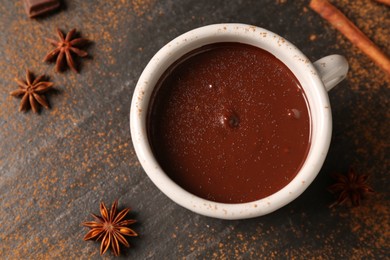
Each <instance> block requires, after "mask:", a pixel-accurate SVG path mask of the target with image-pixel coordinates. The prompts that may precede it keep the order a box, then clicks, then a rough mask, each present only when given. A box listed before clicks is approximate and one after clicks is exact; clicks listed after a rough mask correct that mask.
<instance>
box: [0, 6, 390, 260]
mask: <svg viewBox="0 0 390 260" xmlns="http://www.w3.org/2000/svg"><path fill="white" fill-rule="evenodd" d="M331 2H332V3H333V4H335V5H336V6H337V7H338V8H339V9H341V10H342V11H343V12H344V13H345V14H346V15H347V16H348V17H349V18H350V19H351V20H352V21H353V22H354V23H355V24H356V25H357V26H358V27H359V28H361V29H362V31H363V32H364V33H365V34H367V35H368V36H369V37H370V38H371V39H372V40H373V41H374V42H375V43H376V44H377V45H378V46H379V47H380V48H381V49H382V50H383V51H384V52H385V53H387V55H389V54H390V9H389V7H386V6H385V5H382V4H379V3H377V2H375V1H371V0H366V1H354V0H334V1H331ZM221 22H240V23H247V24H252V25H256V26H260V27H264V28H267V29H269V30H271V31H274V32H276V33H278V34H280V35H282V36H284V37H285V38H286V39H288V40H289V41H291V42H292V43H294V44H295V45H296V46H297V47H298V48H300V49H301V50H302V51H303V52H304V53H305V54H306V55H307V56H308V58H309V59H310V60H312V61H315V60H316V59H319V58H321V57H322V56H325V55H328V54H333V53H338V54H341V55H344V56H345V57H346V58H347V60H348V62H349V64H350V71H349V73H348V78H347V79H346V80H345V81H343V82H342V83H341V84H340V85H339V86H338V87H337V88H335V89H333V90H332V91H331V92H330V93H329V96H330V102H331V105H332V111H333V122H334V131H333V136H332V144H331V148H330V151H329V154H328V156H327V159H326V161H325V163H324V166H323V168H322V170H321V171H320V173H319V175H318V177H317V178H316V179H315V181H314V182H313V183H312V185H311V186H310V187H309V188H308V189H307V190H306V191H305V192H304V193H303V195H301V196H300V197H299V198H298V199H296V200H295V201H294V202H292V203H291V204H289V205H287V206H285V207H284V208H282V209H280V210H278V211H276V212H274V213H272V214H269V215H267V216H263V217H259V218H254V219H249V220H240V221H226V220H218V219H212V218H208V217H203V216H200V215H197V214H195V213H192V212H190V211H188V210H186V209H184V208H182V207H180V206H178V205H176V204H175V203H174V202H172V201H171V200H170V199H168V198H167V197H166V196H165V195H164V194H162V193H161V192H160V191H159V190H158V189H157V188H156V187H155V186H154V184H153V183H152V182H151V181H150V179H149V178H148V177H147V175H146V174H145V172H144V171H143V169H142V167H141V166H140V164H139V162H138V159H137V157H136V155H135V152H134V148H133V145H132V141H131V138H130V133H129V108H130V101H131V97H132V93H133V91H134V88H135V85H136V83H137V79H138V77H139V76H140V74H141V72H142V70H143V68H144V67H145V66H146V64H147V62H148V61H149V59H150V58H151V57H152V56H153V55H154V53H155V52H156V51H157V50H159V49H160V48H161V47H162V46H163V45H164V44H166V43H167V42H169V41H170V40H172V39H173V38H174V37H176V36H178V35H180V34H181V33H184V32H186V31H188V30H191V29H193V28H196V27H199V26H202V25H207V24H212V23H221ZM57 27H58V28H60V29H62V30H63V31H69V30H70V29H72V28H77V29H78V31H79V32H80V35H81V36H83V37H85V38H88V39H90V40H92V41H93V44H91V45H90V46H88V48H87V49H86V50H87V51H88V53H89V54H90V55H89V57H88V58H87V59H83V60H82V61H81V62H80V63H79V64H80V65H81V67H80V73H79V74H76V73H73V72H72V71H69V70H67V71H65V72H63V73H56V72H55V70H54V65H53V64H50V63H44V62H42V59H43V57H44V56H45V54H46V53H47V52H48V51H49V50H50V48H51V46H49V44H48V43H47V42H46V41H45V37H52V38H53V37H55V28H57ZM0 28H1V30H0V58H1V59H0V209H1V210H0V258H1V259H33V258H35V259H44V258H45V259H51V258H55V259H58V257H61V258H66V259H75V258H77V259H87V258H92V259H95V258H96V259H98V258H100V256H99V243H98V242H91V241H87V242H84V241H83V236H84V235H85V234H86V232H87V229H86V228H84V227H82V226H81V223H82V222H83V221H87V220H91V216H90V215H89V213H91V212H94V213H98V212H99V202H100V201H104V202H105V203H106V204H109V205H110V204H111V203H112V202H113V201H114V200H115V199H117V198H118V199H119V207H120V208H124V207H131V208H132V211H131V213H130V215H129V216H130V217H131V218H135V219H137V220H138V222H137V223H136V224H135V225H133V226H132V228H133V229H134V230H135V231H136V232H138V233H139V234H140V236H139V237H136V238H130V239H128V241H129V242H130V244H131V248H129V249H127V248H123V247H122V256H121V257H122V258H132V259H178V258H187V259H203V258H205V259H260V258H270V259H273V258H276V259H283V258H297V259H308V258H326V259H327V258H336V259H340V258H354V259H356V258H365V259H380V258H385V257H386V255H387V256H388V254H389V252H390V251H389V250H390V248H389V245H390V242H389V241H390V240H389V238H390V237H389V234H390V232H389V223H390V221H389V188H388V187H389V176H388V174H389V161H390V160H389V144H390V139H389V136H390V132H389V129H390V120H389V119H390V110H389V108H390V106H389V100H390V90H389V76H387V75H386V74H385V73H384V72H382V71H381V70H380V69H379V68H378V67H377V66H376V65H375V64H373V62H372V61H371V60H370V59H368V58H367V57H366V56H365V55H364V54H362V52H361V51H360V50H358V49H357V48H356V47H354V46H353V45H351V43H350V42H348V41H347V40H346V38H344V37H343V36H342V35H341V34H340V33H339V32H337V31H336V30H335V29H333V28H332V27H331V26H330V25H329V24H328V23H327V22H326V21H324V20H323V19H322V18H321V17H319V16H318V15H317V14H316V13H314V12H313V11H311V10H310V9H309V8H308V1H304V0H297V1H293V0H262V1H258V0H247V1H242V0H237V1H226V0H213V1H210V0H181V1H179V0H176V1H174V0H167V1H156V0H120V1H119V0H118V1H103V0H101V1H82V0H74V1H70V0H69V1H68V0H65V1H63V6H62V9H61V10H60V11H59V12H56V13H53V14H50V15H48V16H45V17H42V18H39V19H29V18H27V16H26V14H25V12H24V8H23V3H22V1H8V0H1V4H0ZM27 68H29V69H30V70H32V71H33V72H34V73H36V74H46V75H47V76H48V77H49V78H50V80H51V81H53V82H54V84H55V85H54V87H55V91H51V92H49V93H48V94H47V98H48V99H49V102H50V106H51V108H50V109H49V110H46V109H42V110H41V111H40V113H39V114H34V113H32V112H31V111H28V112H27V113H21V112H18V106H19V103H20V99H17V98H15V97H11V96H10V95H9V92H10V91H12V90H14V89H16V88H17V85H16V83H15V82H14V80H13V79H14V78H23V77H24V75H25V70H26V69H27ZM349 167H353V168H354V169H355V170H356V172H358V173H360V174H368V175H369V176H370V179H369V184H370V185H371V186H372V187H373V189H374V190H375V194H373V195H372V196H370V197H368V198H367V199H366V200H363V201H362V204H361V205H360V206H359V207H351V206H348V205H345V206H338V207H332V208H330V207H329V205H330V204H331V203H332V202H333V201H334V199H335V197H334V195H332V194H330V193H329V192H328V191H327V187H328V186H329V185H331V184H332V183H333V179H332V178H331V174H332V173H335V172H340V173H346V172H347V171H348V169H349ZM103 257H104V258H113V257H114V256H113V254H112V252H108V253H106V254H105V255H104V256H103Z"/></svg>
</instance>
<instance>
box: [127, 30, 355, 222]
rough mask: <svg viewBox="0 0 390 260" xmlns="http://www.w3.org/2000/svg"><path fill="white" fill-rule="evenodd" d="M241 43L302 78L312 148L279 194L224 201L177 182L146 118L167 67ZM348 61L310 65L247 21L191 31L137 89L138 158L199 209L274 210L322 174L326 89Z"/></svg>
mask: <svg viewBox="0 0 390 260" xmlns="http://www.w3.org/2000/svg"><path fill="white" fill-rule="evenodd" d="M216 42H241V43H246V44H250V45H253V46H257V47H259V48H262V49H264V50H266V51H268V52H270V53H271V54H273V55H274V56H275V57H277V58H278V59H279V60H281V61H282V62H283V63H284V64H285V65H286V66H287V67H288V68H289V69H290V70H291V71H292V72H293V73H294V74H295V76H296V77H297V79H298V80H299V81H300V83H301V85H302V87H303V89H304V91H305V94H306V97H307V100H308V103H309V108H310V114H311V120H312V132H311V146H310V150H309V153H308V155H307V158H306V161H305V163H304V164H303V166H302V168H301V169H300V171H299V172H298V174H297V175H296V177H295V178H294V179H293V180H292V181H291V182H290V183H289V184H288V185H287V186H285V187H284V188H283V189H281V190H279V191H278V192H276V193H274V194H272V195H270V196H268V197H266V198H263V199H260V200H256V201H253V202H248V203H239V204H225V203H218V202H213V201H208V200H205V199H202V198H199V197H197V196H195V195H193V194H191V193H189V192H187V191H185V190H184V189H182V188H181V187H180V186H178V185H177V184H176V183H174V182H173V181H172V180H171V179H170V178H169V177H168V176H167V175H166V174H165V173H164V171H163V170H162V169H161V168H160V166H159V165H158V163H157V161H156V159H155V158H154V156H153V153H152V150H151V148H150V145H149V142H148V137H147V131H146V127H147V126H146V117H147V109H148V106H149V101H150V97H151V94H152V92H153V89H154V87H155V85H156V83H157V81H158V80H159V78H160V77H161V75H162V74H163V73H164V72H165V70H166V69H167V68H168V67H169V66H170V65H171V64H172V63H173V62H174V61H176V60H177V59H179V58H180V57H182V56H183V55H184V54H186V53H188V52H189V51H192V50H194V49H196V48H199V47H201V46H204V45H206V44H211V43H216ZM347 71H348V64H347V62H346V60H345V59H344V58H343V57H342V56H339V55H331V56H327V57H324V58H322V59H320V60H318V61H316V62H314V63H311V62H310V61H309V60H308V59H307V57H306V56H305V55H303V54H302V53H301V52H300V51H299V50H298V49H297V48H296V47H295V46H294V45H292V44H291V43H290V42H288V41H287V40H285V39H284V38H282V37H280V36H279V35H276V34H274V33H272V32H270V31H267V30H265V29H262V28H259V27H256V26H251V25H245V24H215V25H209V26H205V27H201V28H198V29H194V30H192V31H189V32H187V33H185V34H183V35H181V36H179V37H177V38H176V39H174V40H173V41H171V42H169V43H168V44H167V45H165V46H164V47H163V48H161V50H159V51H158V52H157V53H156V55H155V56H154V57H153V58H152V59H151V61H150V62H149V64H148V65H147V66H146V68H145V70H144V71H143V73H142V75H141V77H140V79H139V81H138V83H137V86H136V88H135V91H134V96H133V99H132V104H131V109H130V130H131V136H132V140H133V144H134V148H135V151H136V153H137V156H138V159H139V161H140V163H141V165H142V167H143V168H144V170H145V172H146V173H147V174H148V176H149V177H150V179H151V180H152V181H153V182H154V183H155V185H156V186H157V187H158V188H159V189H160V190H161V191H162V192H163V193H164V194H166V195H167V196H168V197H169V198H171V199H172V200H173V201H175V202H176V203H177V204H179V205H181V206H183V207H185V208H187V209H189V210H191V211H194V212H196V213H199V214H202V215H205V216H209V217H215V218H221V219H245V218H253V217H258V216H262V215H265V214H268V213H270V212H273V211H275V210H277V209H279V208H281V207H283V206H284V205H286V204H288V203H289V202H291V201H292V200H294V199H295V198H297V197H298V196H299V195H300V194H302V192H303V191H304V190H305V189H306V188H307V187H308V186H309V185H310V183H311V182H312V181H313V180H314V178H315V177H316V176H317V174H318V172H319V171H320V169H321V166H322V164H323V162H324V160H325V157H326V154H327V151H328V148H329V144H330V137H331V132H332V116H331V110H330V104H329V100H328V94H327V91H328V90H330V89H331V88H332V87H334V86H335V85H336V84H337V83H339V82H340V81H341V80H342V79H343V78H345V76H346V73H347Z"/></svg>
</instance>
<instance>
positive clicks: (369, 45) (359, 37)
mask: <svg viewBox="0 0 390 260" xmlns="http://www.w3.org/2000/svg"><path fill="white" fill-rule="evenodd" d="M309 6H310V8H311V9H313V10H314V11H315V12H317V13H318V14H319V15H320V16H322V18H324V19H325V20H327V21H328V22H329V23H330V24H331V25H333V26H334V27H335V28H336V29H337V30H339V31H340V32H341V33H342V34H343V35H344V36H345V37H346V38H348V40H350V41H351V42H352V43H353V44H354V45H356V46H357V47H358V48H359V49H360V50H361V51H362V52H364V53H365V54H366V55H367V56H368V57H370V58H371V59H372V60H373V61H374V62H375V63H376V64H377V65H378V66H379V67H380V68H381V69H383V70H384V71H385V72H386V73H387V74H388V75H390V59H389V58H388V57H387V56H386V54H384V53H383V52H382V51H381V50H380V49H379V48H378V46H376V45H375V44H374V43H373V42H372V41H371V40H370V39H369V38H368V37H367V36H366V35H365V34H364V33H363V32H362V31H360V30H359V28H357V27H356V26H355V25H354V24H353V23H352V22H351V21H350V20H349V19H348V18H347V17H345V15H344V14H343V13H342V12H341V11H339V10H338V9H337V8H336V7H335V6H333V5H332V4H330V3H329V2H328V1H327V0H311V1H310V4H309Z"/></svg>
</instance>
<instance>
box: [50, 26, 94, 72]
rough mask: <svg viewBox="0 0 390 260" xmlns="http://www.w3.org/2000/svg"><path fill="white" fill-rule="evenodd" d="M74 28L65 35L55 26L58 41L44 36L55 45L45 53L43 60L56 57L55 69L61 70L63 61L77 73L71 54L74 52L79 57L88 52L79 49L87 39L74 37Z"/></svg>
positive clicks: (84, 55) (86, 54)
mask: <svg viewBox="0 0 390 260" xmlns="http://www.w3.org/2000/svg"><path fill="white" fill-rule="evenodd" d="M75 34H76V29H72V30H70V31H69V32H68V33H67V34H66V36H65V35H64V34H63V33H62V31H61V30H60V29H58V28H57V35H58V39H59V40H58V41H57V40H53V39H49V38H46V40H47V41H48V42H49V43H50V44H51V45H53V46H54V47H55V49H54V50H52V51H50V52H49V53H47V54H46V56H45V58H44V59H43V61H45V62H46V61H51V60H53V59H54V58H56V71H57V72H61V70H62V67H63V65H64V63H65V62H66V64H67V65H68V66H69V68H71V69H72V70H73V71H74V72H76V73H78V70H77V68H76V64H75V62H74V58H73V56H72V54H76V55H77V56H79V57H86V56H88V53H87V52H86V51H83V50H81V49H80V47H81V46H83V45H85V44H87V43H89V40H88V39H85V38H80V37H74V36H75Z"/></svg>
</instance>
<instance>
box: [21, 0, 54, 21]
mask: <svg viewBox="0 0 390 260" xmlns="http://www.w3.org/2000/svg"><path fill="white" fill-rule="evenodd" d="M23 2H24V8H25V9H26V13H27V15H28V16H29V17H30V18H33V17H36V16H39V15H44V14H47V13H49V12H51V11H54V10H56V9H57V8H59V7H60V1H59V0H23Z"/></svg>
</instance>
